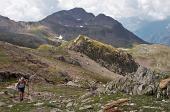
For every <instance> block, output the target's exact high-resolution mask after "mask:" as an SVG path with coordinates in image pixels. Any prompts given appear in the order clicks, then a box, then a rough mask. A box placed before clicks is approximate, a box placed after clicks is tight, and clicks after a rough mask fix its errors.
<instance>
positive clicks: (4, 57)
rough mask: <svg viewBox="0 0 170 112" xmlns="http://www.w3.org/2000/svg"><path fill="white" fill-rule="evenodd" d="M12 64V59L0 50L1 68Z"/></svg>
mask: <svg viewBox="0 0 170 112" xmlns="http://www.w3.org/2000/svg"><path fill="white" fill-rule="evenodd" d="M9 63H10V58H9V57H8V56H7V55H6V53H5V52H4V51H3V50H1V49H0V66H2V65H7V64H9Z"/></svg>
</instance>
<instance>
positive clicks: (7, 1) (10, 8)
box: [0, 0, 170, 21]
mask: <svg viewBox="0 0 170 112" xmlns="http://www.w3.org/2000/svg"><path fill="white" fill-rule="evenodd" d="M75 7H81V8H84V9H85V10H86V11H88V12H92V13H94V14H95V15H97V14H99V13H104V14H106V15H108V16H111V17H113V18H115V19H118V20H119V19H122V18H129V17H139V18H141V19H145V20H163V19H166V18H167V17H168V16H170V0H0V15H2V16H7V17H9V18H10V19H13V20H16V21H38V20H41V19H43V18H45V17H46V16H48V15H50V14H52V13H54V12H57V11H60V10H68V9H72V8H75Z"/></svg>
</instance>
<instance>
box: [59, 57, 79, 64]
mask: <svg viewBox="0 0 170 112" xmlns="http://www.w3.org/2000/svg"><path fill="white" fill-rule="evenodd" d="M56 59H57V60H60V61H62V62H66V63H68V64H73V65H76V66H81V64H80V63H79V62H78V60H76V59H73V58H71V57H65V56H62V55H59V56H57V57H56Z"/></svg>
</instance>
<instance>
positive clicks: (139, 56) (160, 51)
mask: <svg viewBox="0 0 170 112" xmlns="http://www.w3.org/2000/svg"><path fill="white" fill-rule="evenodd" d="M129 53H130V54H132V56H133V57H134V58H135V60H136V61H137V62H138V63H139V64H140V65H143V66H145V67H147V68H152V69H153V70H158V71H165V72H170V61H169V60H170V47H168V46H165V45H158V44H153V45H137V46H135V47H134V48H132V49H130V50H129Z"/></svg>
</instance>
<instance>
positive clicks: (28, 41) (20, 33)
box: [0, 16, 60, 48]
mask: <svg viewBox="0 0 170 112" xmlns="http://www.w3.org/2000/svg"><path fill="white" fill-rule="evenodd" d="M55 37H57V35H56V34H55V33H53V32H52V31H51V30H50V29H49V28H47V27H45V26H42V25H41V24H39V23H33V22H28V23H27V22H15V21H13V20H10V19H9V18H7V17H3V16H0V41H5V42H8V43H12V44H15V45H20V46H24V47H30V48H37V47H39V46H40V45H42V44H52V45H56V46H58V45H59V44H60V42H59V41H58V40H57V38H55ZM53 40H55V41H53Z"/></svg>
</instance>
